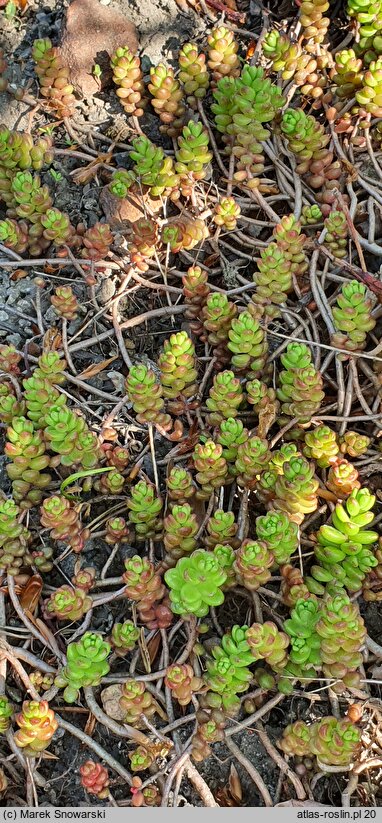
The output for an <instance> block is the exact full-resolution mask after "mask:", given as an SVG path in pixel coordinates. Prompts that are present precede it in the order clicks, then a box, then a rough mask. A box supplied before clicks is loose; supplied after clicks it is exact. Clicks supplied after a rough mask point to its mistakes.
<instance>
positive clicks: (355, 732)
mask: <svg viewBox="0 0 382 823" xmlns="http://www.w3.org/2000/svg"><path fill="white" fill-rule="evenodd" d="M360 743H361V732H360V730H359V729H357V728H356V726H355V725H354V723H352V722H351V721H350V720H349V719H348V718H346V717H345V718H344V719H343V720H337V718H336V717H322V718H321V720H319V721H318V722H317V723H314V724H313V727H312V738H311V753H312V754H315V755H316V757H317V760H318V763H319V764H321V763H323V764H325V765H328V766H344V768H348V767H349V766H350V764H351V762H352V761H353V760H355V758H356V756H357V753H358V750H359V747H360Z"/></svg>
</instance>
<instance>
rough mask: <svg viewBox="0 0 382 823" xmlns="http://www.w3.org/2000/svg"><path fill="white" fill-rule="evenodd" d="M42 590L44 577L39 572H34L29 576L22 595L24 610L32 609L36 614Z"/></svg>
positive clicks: (32, 612) (21, 603)
mask: <svg viewBox="0 0 382 823" xmlns="http://www.w3.org/2000/svg"><path fill="white" fill-rule="evenodd" d="M41 592H42V577H40V575H39V574H33V575H32V577H30V578H29V580H28V582H27V584H26V586H24V588H23V590H22V592H21V596H20V605H21V607H22V609H24V611H25V612H26V611H30V612H31V614H34V613H35V611H36V608H37V606H38V602H39V599H40V595H41Z"/></svg>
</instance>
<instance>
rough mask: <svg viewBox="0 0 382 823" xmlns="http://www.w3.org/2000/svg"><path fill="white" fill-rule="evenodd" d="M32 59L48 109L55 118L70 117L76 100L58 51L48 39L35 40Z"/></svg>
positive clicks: (67, 72) (67, 70) (66, 69)
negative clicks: (52, 112) (55, 115)
mask: <svg viewBox="0 0 382 823" xmlns="http://www.w3.org/2000/svg"><path fill="white" fill-rule="evenodd" d="M32 57H33V60H34V62H35V72H36V74H37V77H38V79H39V84H40V92H41V94H42V96H43V97H45V98H46V99H47V100H48V105H49V108H50V109H52V110H53V111H54V112H55V113H56V114H57V117H71V115H72V114H73V110H74V108H75V105H76V99H75V97H74V94H73V91H74V89H73V86H72V85H71V84H70V83H69V69H68V67H67V66H65V65H64V63H63V60H62V57H61V55H60V52H59V49H58V48H57V47H56V46H52V41H51V40H50V39H49V37H46V38H45V39H43V40H35V41H34V43H33V48H32Z"/></svg>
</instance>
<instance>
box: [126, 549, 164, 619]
mask: <svg viewBox="0 0 382 823" xmlns="http://www.w3.org/2000/svg"><path fill="white" fill-rule="evenodd" d="M122 579H123V581H124V583H125V584H126V597H129V598H130V600H135V601H136V603H137V608H138V613H139V618H140V620H141V621H142V623H145V624H146V625H147V626H148V628H151V629H154V628H155V629H156V628H158V627H159V628H167V626H169V625H170V623H171V620H172V614H171V611H170V609H169V607H168V606H167V603H166V601H164V602H162V601H163V598H164V597H165V594H166V590H165V587H164V586H163V583H162V581H161V578H160V576H159V574H157V573H156V572H155V569H154V565H153V564H152V563H151V562H150V561H149V560H146V559H144V560H142V558H141V557H139V555H134V557H130V558H129V560H125V572H124V574H123V575H122Z"/></svg>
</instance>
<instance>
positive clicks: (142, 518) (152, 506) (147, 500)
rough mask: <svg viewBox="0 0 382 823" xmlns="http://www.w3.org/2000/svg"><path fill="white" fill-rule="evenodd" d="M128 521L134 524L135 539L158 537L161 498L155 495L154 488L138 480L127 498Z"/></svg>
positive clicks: (160, 523) (160, 524) (160, 526)
mask: <svg viewBox="0 0 382 823" xmlns="http://www.w3.org/2000/svg"><path fill="white" fill-rule="evenodd" d="M127 508H128V510H129V522H130V523H133V524H134V529H135V534H136V538H137V540H147V539H149V538H151V539H157V540H158V539H160V536H161V535H160V532H161V530H162V522H161V519H160V513H161V511H162V499H161V498H160V497H156V494H155V488H154V486H152V485H151V484H149V483H146V481H145V480H140V481H139V482H138V483H136V484H135V486H133V487H132V489H131V496H130V497H129V498H128V499H127Z"/></svg>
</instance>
